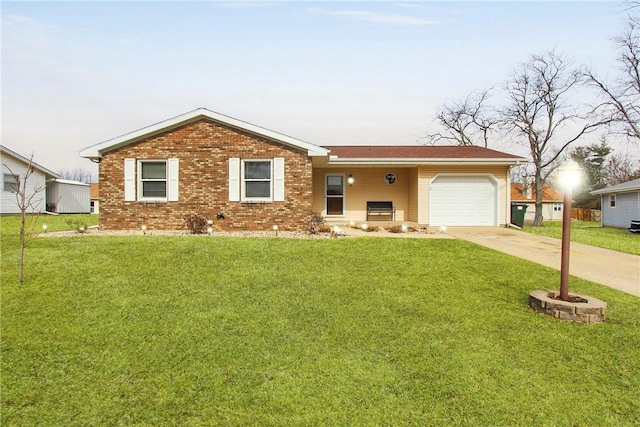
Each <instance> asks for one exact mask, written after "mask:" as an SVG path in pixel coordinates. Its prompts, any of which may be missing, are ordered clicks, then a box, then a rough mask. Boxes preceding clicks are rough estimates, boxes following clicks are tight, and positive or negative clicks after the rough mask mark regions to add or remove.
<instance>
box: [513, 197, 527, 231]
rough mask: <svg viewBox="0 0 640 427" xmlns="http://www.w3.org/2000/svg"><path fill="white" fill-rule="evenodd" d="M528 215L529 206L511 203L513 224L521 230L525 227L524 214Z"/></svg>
mask: <svg viewBox="0 0 640 427" xmlns="http://www.w3.org/2000/svg"><path fill="white" fill-rule="evenodd" d="M525 213H527V205H524V204H522V203H515V202H514V203H511V224H513V225H516V226H518V227H520V228H522V227H524V214H525Z"/></svg>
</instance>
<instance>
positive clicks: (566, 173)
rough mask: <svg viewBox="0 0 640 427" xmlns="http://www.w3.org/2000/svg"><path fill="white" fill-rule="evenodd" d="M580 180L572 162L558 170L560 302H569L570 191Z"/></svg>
mask: <svg viewBox="0 0 640 427" xmlns="http://www.w3.org/2000/svg"><path fill="white" fill-rule="evenodd" d="M581 178H582V170H581V169H580V166H578V164H577V163H576V162H574V161H573V160H567V161H566V162H565V163H564V164H563V165H562V166H560V167H559V168H558V179H559V181H560V184H561V185H562V187H563V193H564V199H563V203H562V258H561V260H560V299H561V300H562V301H569V253H570V244H571V202H572V191H573V189H574V187H576V186H577V185H578V184H579V183H580V180H581Z"/></svg>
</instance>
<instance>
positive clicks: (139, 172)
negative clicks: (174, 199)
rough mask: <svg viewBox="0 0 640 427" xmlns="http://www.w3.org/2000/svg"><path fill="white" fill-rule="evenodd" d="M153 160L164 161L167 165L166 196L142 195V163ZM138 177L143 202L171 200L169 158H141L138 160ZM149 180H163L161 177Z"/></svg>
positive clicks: (140, 199) (139, 192) (140, 198)
mask: <svg viewBox="0 0 640 427" xmlns="http://www.w3.org/2000/svg"><path fill="white" fill-rule="evenodd" d="M151 162H156V163H157V162H164V167H165V178H164V181H165V187H164V197H144V196H143V195H142V182H143V181H142V164H143V163H151ZM137 172H138V173H137V177H136V178H137V179H136V184H137V187H138V200H139V201H142V202H166V201H168V200H169V197H168V193H169V160H168V159H140V160H138V170H137ZM148 181H161V180H159V179H153V180H148Z"/></svg>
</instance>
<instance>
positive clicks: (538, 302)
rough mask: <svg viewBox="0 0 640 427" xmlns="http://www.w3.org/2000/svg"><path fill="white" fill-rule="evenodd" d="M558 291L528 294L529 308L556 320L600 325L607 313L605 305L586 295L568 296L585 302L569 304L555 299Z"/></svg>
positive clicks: (539, 291) (541, 291)
mask: <svg viewBox="0 0 640 427" xmlns="http://www.w3.org/2000/svg"><path fill="white" fill-rule="evenodd" d="M558 295H559V292H558V291H550V290H548V289H546V290H545V289H538V290H535V291H531V292H530V293H529V307H531V308H532V309H534V310H535V311H537V312H538V313H544V314H546V315H547V316H552V317H555V318H556V319H563V320H570V321H573V322H580V323H602V322H604V318H605V315H606V313H607V303H606V302H604V301H601V300H599V299H596V298H593V297H590V296H588V295H580V294H569V296H570V297H578V298H581V299H583V300H586V302H570V301H562V300H560V299H557V297H558Z"/></svg>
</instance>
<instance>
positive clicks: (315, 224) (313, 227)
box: [309, 212, 331, 234]
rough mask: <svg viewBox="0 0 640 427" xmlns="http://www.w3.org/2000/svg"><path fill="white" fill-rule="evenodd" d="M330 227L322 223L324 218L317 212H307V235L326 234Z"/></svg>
mask: <svg viewBox="0 0 640 427" xmlns="http://www.w3.org/2000/svg"><path fill="white" fill-rule="evenodd" d="M328 232H331V227H329V226H327V225H326V224H325V223H324V218H323V217H322V215H320V214H319V213H318V212H309V234H318V233H328Z"/></svg>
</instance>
